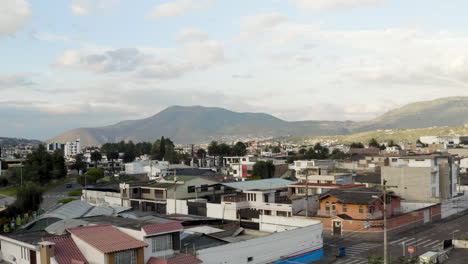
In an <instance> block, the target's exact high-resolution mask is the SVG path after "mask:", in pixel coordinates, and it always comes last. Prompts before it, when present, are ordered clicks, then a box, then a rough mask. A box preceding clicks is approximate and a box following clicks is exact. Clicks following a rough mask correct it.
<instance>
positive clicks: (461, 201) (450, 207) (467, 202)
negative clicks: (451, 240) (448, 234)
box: [441, 195, 468, 218]
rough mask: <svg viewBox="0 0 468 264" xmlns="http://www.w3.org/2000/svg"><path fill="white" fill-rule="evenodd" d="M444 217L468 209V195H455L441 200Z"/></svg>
mask: <svg viewBox="0 0 468 264" xmlns="http://www.w3.org/2000/svg"><path fill="white" fill-rule="evenodd" d="M441 207H442V218H447V217H449V216H452V215H456V214H459V213H462V212H463V211H466V210H468V195H464V196H459V197H455V198H452V199H449V200H445V201H442V202H441Z"/></svg>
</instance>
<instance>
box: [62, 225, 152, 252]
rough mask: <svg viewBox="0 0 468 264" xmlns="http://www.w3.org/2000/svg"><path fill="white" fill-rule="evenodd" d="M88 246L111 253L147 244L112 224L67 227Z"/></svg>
mask: <svg viewBox="0 0 468 264" xmlns="http://www.w3.org/2000/svg"><path fill="white" fill-rule="evenodd" d="M68 232H70V233H71V234H73V235H75V236H77V237H78V238H80V239H81V240H83V241H84V242H86V243H88V244H89V245H90V246H92V247H94V248H95V249H97V250H99V251H100V252H102V253H111V252H116V251H123V250H129V249H135V248H141V247H146V246H148V244H146V243H144V242H142V241H140V240H137V239H135V238H133V237H131V236H130V235H127V234H125V233H124V232H122V231H120V230H119V229H117V228H115V227H113V226H112V225H95V226H85V227H76V228H71V229H68Z"/></svg>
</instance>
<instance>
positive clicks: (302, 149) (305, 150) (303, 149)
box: [299, 148, 307, 155]
mask: <svg viewBox="0 0 468 264" xmlns="http://www.w3.org/2000/svg"><path fill="white" fill-rule="evenodd" d="M306 152H307V149H305V148H301V149H300V150H299V154H301V155H305V154H306Z"/></svg>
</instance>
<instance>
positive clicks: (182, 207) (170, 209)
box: [166, 199, 188, 214]
mask: <svg viewBox="0 0 468 264" xmlns="http://www.w3.org/2000/svg"><path fill="white" fill-rule="evenodd" d="M174 207H177V208H174ZM166 210H167V214H188V206H187V201H186V200H177V201H176V203H174V199H167V204H166ZM176 210H177V211H176Z"/></svg>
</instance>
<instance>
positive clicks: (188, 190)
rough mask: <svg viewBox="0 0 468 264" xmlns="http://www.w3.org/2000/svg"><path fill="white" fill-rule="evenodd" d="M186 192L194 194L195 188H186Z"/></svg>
mask: <svg viewBox="0 0 468 264" xmlns="http://www.w3.org/2000/svg"><path fill="white" fill-rule="evenodd" d="M187 192H188V193H194V192H195V186H188V187H187Z"/></svg>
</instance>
